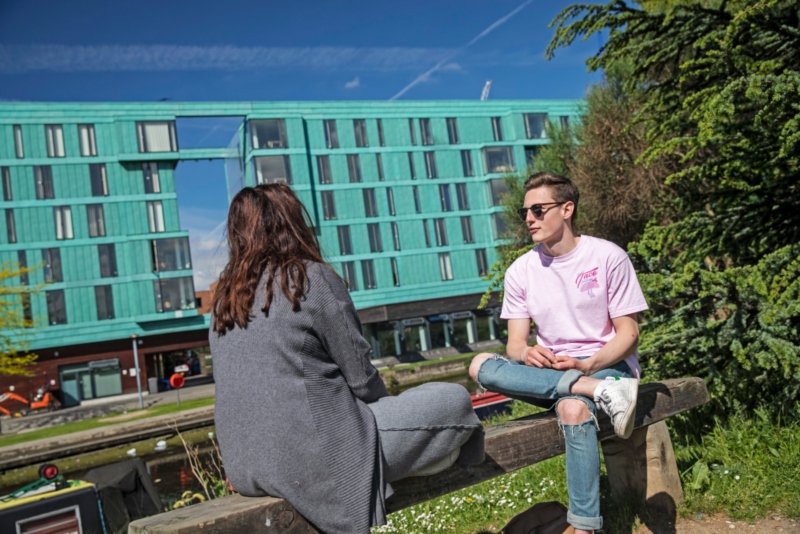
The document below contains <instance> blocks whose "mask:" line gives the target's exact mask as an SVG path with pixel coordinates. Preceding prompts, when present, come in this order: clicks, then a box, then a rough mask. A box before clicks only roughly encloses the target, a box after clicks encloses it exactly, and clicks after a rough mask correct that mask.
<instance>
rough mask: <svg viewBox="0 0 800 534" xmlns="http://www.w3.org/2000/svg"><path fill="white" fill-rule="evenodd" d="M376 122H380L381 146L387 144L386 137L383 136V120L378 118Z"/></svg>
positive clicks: (379, 138) (379, 136)
mask: <svg viewBox="0 0 800 534" xmlns="http://www.w3.org/2000/svg"><path fill="white" fill-rule="evenodd" d="M375 122H376V123H377V124H378V143H379V144H380V145H381V146H386V139H385V138H384V136H383V121H382V120H381V119H378V120H377V121H375Z"/></svg>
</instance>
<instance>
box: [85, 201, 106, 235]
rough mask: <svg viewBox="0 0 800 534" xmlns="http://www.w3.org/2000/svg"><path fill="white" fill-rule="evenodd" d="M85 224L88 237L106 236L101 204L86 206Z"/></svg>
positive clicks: (104, 218)
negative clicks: (87, 229)
mask: <svg viewBox="0 0 800 534" xmlns="http://www.w3.org/2000/svg"><path fill="white" fill-rule="evenodd" d="M86 223H87V225H88V227H89V237H105V236H106V216H105V210H104V209H103V205H102V204H86Z"/></svg>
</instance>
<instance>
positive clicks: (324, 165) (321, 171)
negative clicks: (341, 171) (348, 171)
mask: <svg viewBox="0 0 800 534" xmlns="http://www.w3.org/2000/svg"><path fill="white" fill-rule="evenodd" d="M317 178H318V179H319V183H320V184H332V183H333V173H332V172H331V158H330V156H328V155H327V154H326V155H322V156H317Z"/></svg>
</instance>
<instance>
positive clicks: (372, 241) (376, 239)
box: [367, 223, 383, 254]
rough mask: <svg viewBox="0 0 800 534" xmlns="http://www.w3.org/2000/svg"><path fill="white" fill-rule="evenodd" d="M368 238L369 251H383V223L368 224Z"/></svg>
mask: <svg viewBox="0 0 800 534" xmlns="http://www.w3.org/2000/svg"><path fill="white" fill-rule="evenodd" d="M367 239H368V240H369V251H370V252H372V253H373V254H375V253H379V252H383V239H382V238H381V225H380V224H379V223H369V224H367Z"/></svg>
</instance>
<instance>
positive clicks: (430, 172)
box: [424, 150, 439, 180]
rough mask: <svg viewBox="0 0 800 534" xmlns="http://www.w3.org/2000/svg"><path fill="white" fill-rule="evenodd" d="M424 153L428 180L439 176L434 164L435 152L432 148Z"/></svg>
mask: <svg viewBox="0 0 800 534" xmlns="http://www.w3.org/2000/svg"><path fill="white" fill-rule="evenodd" d="M424 154H425V174H426V176H427V177H428V179H429V180H432V179H434V178H438V177H439V169H438V168H437V166H436V152H434V151H433V150H430V151H427V152H424Z"/></svg>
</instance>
